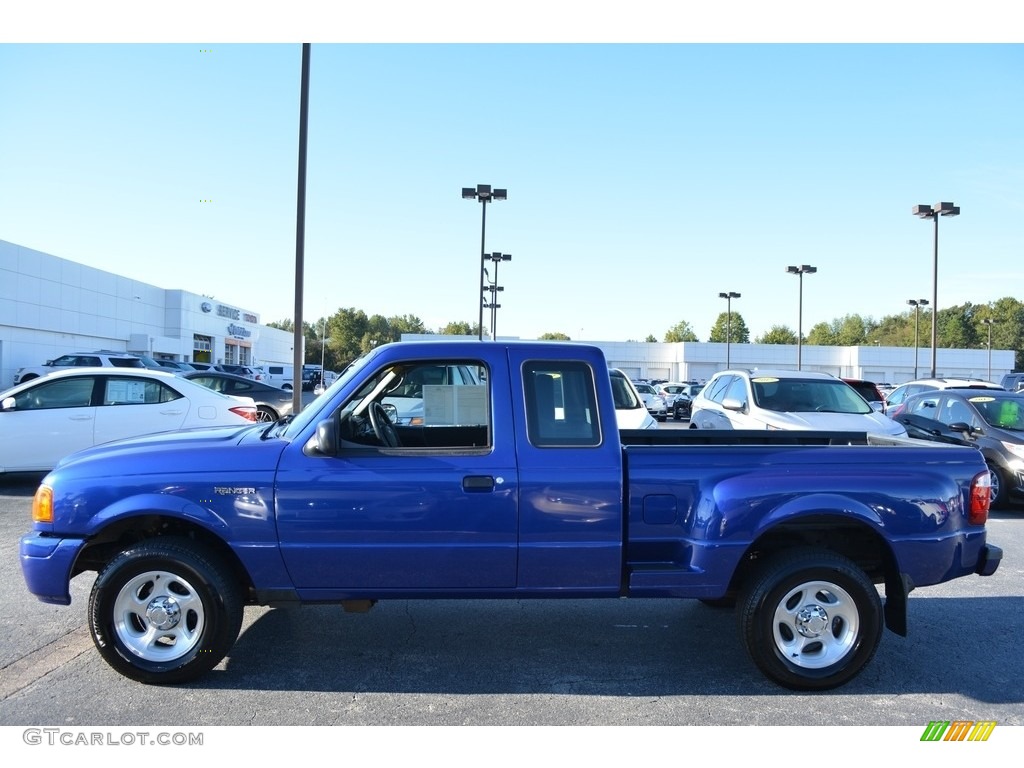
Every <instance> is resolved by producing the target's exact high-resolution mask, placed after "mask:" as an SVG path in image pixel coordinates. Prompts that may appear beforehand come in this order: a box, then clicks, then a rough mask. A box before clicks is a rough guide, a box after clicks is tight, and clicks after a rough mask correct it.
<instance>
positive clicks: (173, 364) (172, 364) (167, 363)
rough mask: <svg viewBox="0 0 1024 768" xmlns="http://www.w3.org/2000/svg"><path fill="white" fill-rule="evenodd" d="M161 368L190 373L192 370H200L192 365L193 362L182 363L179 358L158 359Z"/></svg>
mask: <svg viewBox="0 0 1024 768" xmlns="http://www.w3.org/2000/svg"><path fill="white" fill-rule="evenodd" d="M157 362H158V363H159V364H160V367H161V368H165V369H167V370H168V371H177V372H179V373H188V372H190V371H195V370H198V369H196V368H193V367H192V364H191V363H182V362H179V361H177V360H157Z"/></svg>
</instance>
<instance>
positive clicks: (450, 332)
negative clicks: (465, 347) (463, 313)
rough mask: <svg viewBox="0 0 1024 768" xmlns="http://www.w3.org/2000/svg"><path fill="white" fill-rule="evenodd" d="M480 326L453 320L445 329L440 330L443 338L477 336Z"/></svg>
mask: <svg viewBox="0 0 1024 768" xmlns="http://www.w3.org/2000/svg"><path fill="white" fill-rule="evenodd" d="M479 327H480V324H479V323H477V324H472V323H467V322H466V321H465V320H453V321H452V322H450V323H448V325H446V326H445V327H444V328H440V329H438V331H437V332H438V333H439V334H441V335H442V336H476V335H477V329H478V328H479Z"/></svg>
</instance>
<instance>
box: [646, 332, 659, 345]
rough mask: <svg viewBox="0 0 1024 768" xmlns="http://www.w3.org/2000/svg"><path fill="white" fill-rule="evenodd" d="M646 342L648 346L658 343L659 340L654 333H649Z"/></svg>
mask: <svg viewBox="0 0 1024 768" xmlns="http://www.w3.org/2000/svg"><path fill="white" fill-rule="evenodd" d="M644 341H645V342H647V343H648V344H650V343H651V342H657V341H658V339H657V337H656V336H655V335H654V334H653V333H648V334H647V338H646V339H644Z"/></svg>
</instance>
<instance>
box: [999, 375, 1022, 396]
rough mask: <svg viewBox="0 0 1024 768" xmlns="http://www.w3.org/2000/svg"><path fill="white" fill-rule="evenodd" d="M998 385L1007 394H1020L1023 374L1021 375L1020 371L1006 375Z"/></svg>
mask: <svg viewBox="0 0 1024 768" xmlns="http://www.w3.org/2000/svg"><path fill="white" fill-rule="evenodd" d="M999 384H1000V385H1001V386H1002V388H1003V389H1005V390H1006V391H1007V392H1020V391H1021V390H1022V389H1024V373H1021V372H1020V371H1014V372H1013V373H1008V374H1006V375H1005V376H1003V379H1002V381H1000V382H999Z"/></svg>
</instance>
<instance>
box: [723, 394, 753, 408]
mask: <svg viewBox="0 0 1024 768" xmlns="http://www.w3.org/2000/svg"><path fill="white" fill-rule="evenodd" d="M722 407H723V408H725V410H727V411H742V410H744V409H745V408H746V407H747V406H746V403H742V402H740V401H739V400H737V399H736V398H735V397H727V398H725V399H724V400H722Z"/></svg>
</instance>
